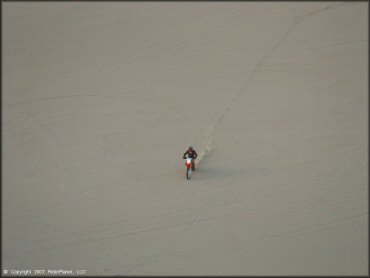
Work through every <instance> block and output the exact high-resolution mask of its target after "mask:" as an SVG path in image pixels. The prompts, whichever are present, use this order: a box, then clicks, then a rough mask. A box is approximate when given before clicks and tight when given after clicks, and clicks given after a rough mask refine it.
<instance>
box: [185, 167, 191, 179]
mask: <svg viewBox="0 0 370 278" xmlns="http://www.w3.org/2000/svg"><path fill="white" fill-rule="evenodd" d="M190 177H191V168H186V179H187V180H190Z"/></svg>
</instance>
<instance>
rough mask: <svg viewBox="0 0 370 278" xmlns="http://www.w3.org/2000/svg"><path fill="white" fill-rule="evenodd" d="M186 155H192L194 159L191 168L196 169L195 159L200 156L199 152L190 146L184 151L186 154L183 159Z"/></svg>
mask: <svg viewBox="0 0 370 278" xmlns="http://www.w3.org/2000/svg"><path fill="white" fill-rule="evenodd" d="M186 156H187V157H190V158H192V160H191V169H192V170H193V171H194V170H195V169H194V168H195V162H194V160H195V159H196V158H197V156H198V154H197V152H196V151H195V150H194V149H193V147H192V146H190V147H189V148H188V150H187V151H186V152H185V153H184V155H183V156H182V158H183V159H186Z"/></svg>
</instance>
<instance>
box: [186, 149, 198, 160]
mask: <svg viewBox="0 0 370 278" xmlns="http://www.w3.org/2000/svg"><path fill="white" fill-rule="evenodd" d="M186 156H187V157H190V158H192V159H196V158H197V156H198V154H197V152H196V151H194V150H193V151H192V152H191V153H190V152H189V151H186V153H184V155H183V158H185V157H186Z"/></svg>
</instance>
